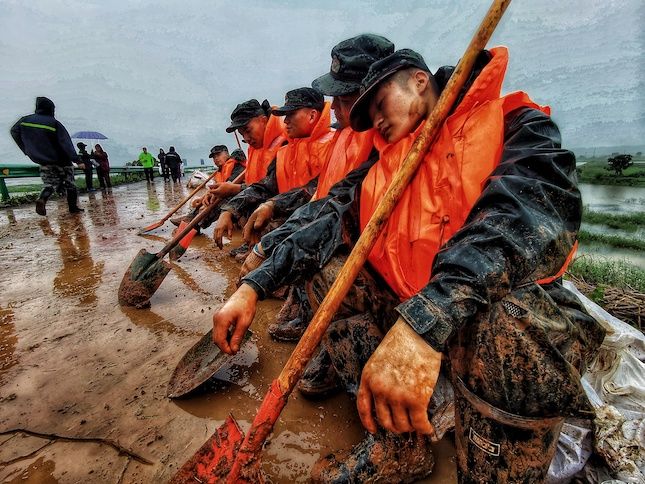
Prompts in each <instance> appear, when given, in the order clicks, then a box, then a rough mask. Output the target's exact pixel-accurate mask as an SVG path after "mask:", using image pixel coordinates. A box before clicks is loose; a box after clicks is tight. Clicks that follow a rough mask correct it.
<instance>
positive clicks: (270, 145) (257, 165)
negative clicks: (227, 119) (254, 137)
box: [244, 115, 287, 185]
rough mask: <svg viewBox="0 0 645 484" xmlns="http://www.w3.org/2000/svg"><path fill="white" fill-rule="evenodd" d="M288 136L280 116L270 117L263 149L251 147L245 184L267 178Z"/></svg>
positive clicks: (265, 131)
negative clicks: (271, 165) (272, 163)
mask: <svg viewBox="0 0 645 484" xmlns="http://www.w3.org/2000/svg"><path fill="white" fill-rule="evenodd" d="M286 139H287V135H286V134H285V132H284V120H283V119H282V117H280V116H273V115H271V116H269V121H268V122H267V125H266V128H265V130H264V138H263V143H262V148H258V149H256V148H253V147H251V146H249V153H248V160H247V163H246V175H245V176H244V179H245V183H246V184H247V185H250V184H252V183H256V182H259V181H260V180H262V178H264V177H265V176H267V169H268V168H269V165H270V164H271V162H272V161H273V159H274V158H275V155H276V153H277V151H278V150H279V149H280V147H281V146H282V144H283V143H284V142H285V141H286Z"/></svg>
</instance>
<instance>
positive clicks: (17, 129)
mask: <svg viewBox="0 0 645 484" xmlns="http://www.w3.org/2000/svg"><path fill="white" fill-rule="evenodd" d="M11 137H12V138H13V139H14V141H15V142H16V144H17V145H18V147H19V148H20V150H21V151H22V152H23V153H24V154H25V155H27V156H28V157H29V159H31V161H33V162H34V163H38V164H39V165H58V166H71V165H72V161H76V160H77V158H78V157H77V155H76V150H74V144H73V143H72V139H71V138H70V137H69V133H68V132H67V130H66V129H65V126H63V125H62V124H61V123H60V122H59V121H57V120H56V118H54V103H53V102H52V101H51V100H50V99H48V98H46V97H38V98H36V111H35V113H34V114H29V115H27V116H23V117H22V118H20V119H19V120H18V121H17V122H16V124H14V125H13V126H12V127H11Z"/></svg>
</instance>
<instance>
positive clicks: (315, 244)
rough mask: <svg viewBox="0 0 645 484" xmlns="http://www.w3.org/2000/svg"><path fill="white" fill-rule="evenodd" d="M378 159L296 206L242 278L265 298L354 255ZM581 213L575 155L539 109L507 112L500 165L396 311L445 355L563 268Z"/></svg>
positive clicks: (557, 290)
mask: <svg viewBox="0 0 645 484" xmlns="http://www.w3.org/2000/svg"><path fill="white" fill-rule="evenodd" d="M376 161H378V153H377V152H373V153H372V156H371V157H370V159H369V160H368V161H367V162H366V163H364V164H363V165H362V166H360V167H359V168H358V169H357V170H355V171H353V172H351V173H350V174H349V175H348V177H347V178H346V179H345V180H343V181H341V182H339V183H338V184H336V185H335V186H334V187H333V188H332V190H331V192H330V195H329V196H327V197H325V198H323V199H321V200H317V201H314V202H311V203H309V204H306V205H304V206H303V207H301V208H299V209H298V210H296V211H295V212H294V214H293V216H292V217H291V218H290V219H289V220H287V222H286V223H285V224H283V225H282V226H281V227H280V228H278V229H276V230H275V231H273V232H271V233H269V234H267V235H266V236H265V237H263V239H262V242H261V243H262V247H263V249H264V250H265V252H266V253H267V254H270V256H269V257H268V258H267V260H266V261H265V262H264V263H263V264H262V265H261V266H260V267H259V268H258V269H256V270H255V271H253V272H251V273H249V274H248V275H247V276H246V277H245V278H244V279H243V282H245V283H247V284H249V285H250V286H252V287H253V288H254V289H255V290H256V292H257V293H258V295H259V297H260V298H263V297H265V296H266V295H267V294H270V293H271V292H272V291H274V290H275V289H277V288H279V287H281V286H284V285H289V284H292V283H294V282H297V281H298V280H302V279H304V278H306V277H307V275H309V274H311V273H314V272H317V271H318V270H320V268H321V267H323V266H324V265H325V264H326V263H327V262H329V260H330V259H331V258H332V257H333V256H334V255H335V254H337V253H339V252H348V251H349V249H350V248H351V246H352V245H353V244H354V243H355V241H356V240H357V239H358V236H359V227H358V219H359V217H358V213H359V196H360V192H361V183H362V181H363V179H364V178H365V176H366V175H367V172H368V171H369V168H370V167H371V166H372V164H374V163H375V162H376ZM581 213H582V203H581V197H580V192H579V191H578V189H577V186H576V174H575V157H574V155H573V153H572V152H570V151H567V150H563V149H561V148H560V133H559V130H558V128H557V126H556V125H555V123H553V121H552V120H551V118H550V117H549V116H547V115H546V114H544V113H542V112H540V111H538V110H535V109H530V108H520V109H518V110H516V111H513V112H511V113H509V114H508V115H507V116H506V118H505V126H504V146H503V153H502V158H501V161H500V163H499V165H498V166H497V167H496V168H495V170H494V171H493V173H491V175H490V177H489V178H488V179H487V181H486V186H485V188H484V189H483V191H482V194H481V196H480V198H479V199H478V200H477V202H476V203H475V205H474V206H473V209H472V210H471V212H470V214H469V216H468V218H467V219H466V221H465V223H464V225H463V227H462V228H461V229H460V230H459V231H457V232H456V233H455V234H454V235H453V236H452V238H451V239H450V240H449V241H448V242H447V243H446V245H445V246H444V247H443V248H442V250H441V251H440V252H439V253H438V254H437V256H436V257H435V259H434V261H433V262H432V274H433V277H432V280H431V281H430V283H429V284H428V285H427V286H425V287H424V288H423V289H422V290H421V291H420V292H419V293H418V294H416V295H415V296H413V297H411V298H410V299H408V300H407V301H405V302H403V303H402V304H401V305H400V306H399V307H398V308H397V311H398V312H399V313H400V315H401V316H402V317H403V318H404V319H405V320H406V321H407V322H408V323H409V324H410V325H411V326H412V327H413V328H414V329H415V330H416V331H417V332H418V333H419V334H421V335H422V336H423V337H424V338H425V339H426V341H427V342H428V343H429V344H430V345H431V346H433V347H434V348H435V349H437V350H443V349H444V348H445V343H446V341H447V340H448V339H449V338H450V337H451V336H452V335H453V334H454V333H455V331H456V330H458V329H459V328H460V327H461V326H462V325H463V324H465V323H467V321H468V320H470V319H471V318H473V317H474V316H475V315H476V314H477V313H478V312H479V311H484V310H486V309H487V308H488V307H490V305H491V304H492V303H494V302H496V301H499V300H501V299H502V298H503V297H505V296H506V295H507V294H508V293H509V292H511V291H512V290H513V289H514V288H516V287H518V286H519V285H521V284H524V283H526V282H531V281H535V280H537V279H540V278H541V277H546V276H548V275H551V274H549V272H551V273H553V269H552V268H553V267H560V266H561V265H562V263H563V262H564V260H565V258H566V257H567V255H568V253H569V250H570V249H571V246H570V243H563V242H564V241H570V240H571V234H572V233H576V232H577V231H578V229H579V227H580V220H581ZM501 227H504V229H503V230H502V229H501ZM546 289H547V291H549V290H552V291H553V292H554V295H555V293H558V298H557V299H556V301H557V300H562V299H563V297H562V294H561V293H562V291H563V290H562V287H561V285H560V284H559V283H557V282H556V283H554V284H551V285H549V286H547V287H546ZM565 292H566V291H565ZM565 299H566V298H565Z"/></svg>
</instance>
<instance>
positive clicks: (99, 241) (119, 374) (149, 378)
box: [0, 180, 456, 483]
mask: <svg viewBox="0 0 645 484" xmlns="http://www.w3.org/2000/svg"><path fill="white" fill-rule="evenodd" d="M187 193H188V190H187V189H186V188H184V187H176V186H175V187H173V186H172V185H171V184H168V183H166V184H164V183H163V181H159V180H158V181H156V182H155V185H154V186H152V187H151V186H147V185H146V184H145V182H140V183H136V184H131V185H126V186H120V187H116V188H114V189H113V191H112V193H102V192H94V193H90V194H86V195H83V196H81V206H82V207H83V208H85V213H83V214H81V215H70V214H68V213H67V209H66V204H65V202H64V201H62V200H61V201H50V202H49V203H48V205H47V211H48V216H47V217H46V218H45V217H40V216H38V215H36V213H35V211H34V205H33V204H32V205H25V206H22V207H20V208H14V209H3V210H0V284H1V287H2V290H1V291H0V409H1V410H0V481H2V482H27V483H58V482H59V483H67V482H69V483H71V482H89V483H94V482H96V483H104V482H114V483H118V482H142V483H147V482H155V483H156V482H167V481H168V480H169V479H170V478H171V477H172V475H173V474H174V473H175V471H176V470H177V468H178V467H179V466H181V465H182V464H183V462H184V461H186V460H187V459H188V458H189V457H190V456H191V455H192V454H193V453H194V452H195V451H196V450H197V449H198V448H199V447H200V446H201V444H202V443H203V442H204V441H205V440H206V439H207V438H208V437H209V436H210V435H211V434H212V433H213V431H214V430H215V429H216V428H217V426H219V425H220V424H221V423H222V422H223V420H224V419H225V418H226V416H227V415H228V414H229V412H231V413H233V415H234V416H235V417H236V418H237V419H238V421H239V423H240V425H241V426H242V427H243V428H248V426H249V422H250V420H251V419H252V418H253V416H254V415H255V411H256V409H257V408H258V406H259V404H260V402H261V400H262V398H263V397H264V394H265V392H266V389H267V388H268V385H269V383H270V382H271V381H272V380H273V379H274V378H275V377H276V376H277V375H278V373H279V372H280V369H281V365H282V364H284V363H285V362H286V360H287V358H288V357H289V354H290V351H291V350H292V349H293V345H291V344H284V343H276V342H273V341H272V340H271V339H270V338H269V337H268V335H267V332H266V327H267V325H268V324H269V323H270V322H271V320H272V318H273V317H274V316H275V313H276V312H277V310H278V309H279V307H280V305H281V301H277V300H268V301H264V302H262V303H260V306H259V310H258V315H257V316H256V320H255V322H254V325H253V329H254V332H255V333H254V336H253V339H252V343H253V344H251V345H249V346H248V347H249V350H248V354H247V355H246V357H245V360H246V362H247V363H248V365H249V366H242V367H239V368H234V369H231V370H230V371H229V372H227V374H226V375H227V377H228V379H229V380H233V383H211V384H209V385H207V388H205V389H202V390H200V391H198V392H194V393H192V394H190V395H188V396H187V397H186V398H183V399H179V400H170V399H168V398H167V397H166V385H167V382H168V380H169V378H170V376H171V374H172V372H173V370H174V368H175V365H176V364H177V362H178V361H179V360H180V359H181V357H182V356H183V354H184V353H185V352H186V351H187V350H188V349H189V348H190V347H191V346H192V345H193V344H195V343H196V342H197V341H198V339H199V338H200V337H201V335H203V334H204V333H206V332H207V331H208V330H209V329H210V325H211V318H212V313H213V311H214V310H215V309H216V308H217V307H218V305H221V303H222V302H223V301H224V300H225V298H226V297H227V296H228V295H229V294H230V293H231V292H232V291H233V290H234V281H235V279H236V278H237V272H238V270H239V265H238V264H237V263H235V262H234V261H233V259H231V258H230V257H229V256H228V255H227V254H226V253H225V252H222V251H219V250H218V249H217V248H215V247H214V246H213V244H212V239H211V237H210V236H211V230H208V231H207V235H202V236H200V237H196V238H195V239H194V240H193V243H192V245H191V247H190V249H189V250H188V252H187V253H186V254H185V255H184V256H183V257H182V258H181V259H180V260H179V261H178V262H177V263H171V265H172V267H173V269H172V270H171V272H170V273H169V274H168V276H167V277H166V279H165V280H164V282H163V283H162V285H161V287H160V288H159V290H158V291H157V292H156V294H155V295H154V296H153V298H152V300H151V307H150V308H149V309H131V308H121V307H119V305H118V303H117V290H118V287H119V284H120V282H121V279H122V277H123V273H124V272H125V270H126V268H127V267H128V265H129V264H130V262H131V261H132V259H133V258H134V257H135V255H136V254H137V253H138V252H139V250H140V249H142V248H145V249H146V250H148V251H149V252H152V253H154V252H157V251H159V250H160V249H161V247H162V246H163V244H164V242H165V241H166V240H168V239H169V238H170V233H171V228H172V226H171V225H170V223H167V225H166V226H164V227H162V228H160V229H157V230H156V231H155V232H153V235H150V236H147V237H141V236H138V235H137V231H138V229H139V228H141V227H143V226H145V225H147V224H150V223H152V222H154V221H156V220H158V219H160V218H161V217H162V216H163V215H164V214H165V213H166V212H167V211H168V210H169V208H170V207H172V206H174V205H175V204H176V203H177V202H178V201H179V200H180V199H181V198H183V196H185V195H187ZM237 237H239V235H238V236H236V237H235V238H234V240H233V244H236V242H238V239H237ZM362 432H363V431H362V428H361V426H360V422H359V420H358V416H357V414H356V410H355V406H354V403H353V401H351V400H350V399H349V398H348V397H347V396H345V395H337V396H335V397H333V398H330V399H326V400H324V401H319V402H311V401H308V400H306V399H304V398H302V397H301V396H300V395H299V394H298V393H297V392H294V394H293V395H292V397H291V398H290V400H289V403H288V404H287V407H286V408H285V410H284V411H283V413H282V416H281V418H280V420H279V422H278V424H277V425H276V428H275V430H274V433H273V435H272V437H271V440H270V442H269V444H268V446H267V447H266V449H265V451H264V454H263V463H264V470H265V472H266V473H267V475H268V476H269V477H270V479H271V480H272V481H273V482H285V483H286V482H306V480H307V476H308V473H309V470H310V468H311V466H312V465H313V463H314V462H315V461H316V459H318V458H319V457H320V456H322V455H325V454H326V453H328V452H330V451H332V450H337V449H339V448H345V447H348V446H351V445H352V444H354V443H356V442H358V441H359V440H360V439H361V436H362V435H363V434H362ZM453 456H454V450H453V447H452V444H451V442H450V441H449V439H445V440H444V441H442V442H441V443H439V445H438V446H437V447H436V454H435V458H436V460H437V467H436V470H435V473H434V474H433V476H432V478H431V479H429V480H427V481H425V482H456V478H455V466H454V457H453ZM148 462H149V463H148Z"/></svg>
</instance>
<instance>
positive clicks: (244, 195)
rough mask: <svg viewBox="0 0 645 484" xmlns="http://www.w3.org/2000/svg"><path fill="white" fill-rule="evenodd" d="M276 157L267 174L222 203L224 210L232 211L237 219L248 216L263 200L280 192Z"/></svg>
mask: <svg viewBox="0 0 645 484" xmlns="http://www.w3.org/2000/svg"><path fill="white" fill-rule="evenodd" d="M275 163H276V160H275V158H274V159H273V161H272V162H271V164H270V165H269V167H268V169H267V176H265V177H264V178H263V179H262V180H260V181H259V182H257V183H253V184H252V185H249V186H247V187H246V188H245V189H244V190H242V191H241V192H240V193H238V194H237V195H235V196H234V197H233V198H231V199H230V200H229V201H228V202H226V203H225V204H224V205H222V211H223V212H231V213H232V214H233V217H235V218H236V219H238V218H240V217H248V216H249V215H251V213H252V212H253V210H255V209H256V208H257V206H258V205H260V204H261V203H262V202H266V201H267V200H268V199H269V198H271V197H274V196H275V195H277V194H278V179H277V177H276V173H275Z"/></svg>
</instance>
